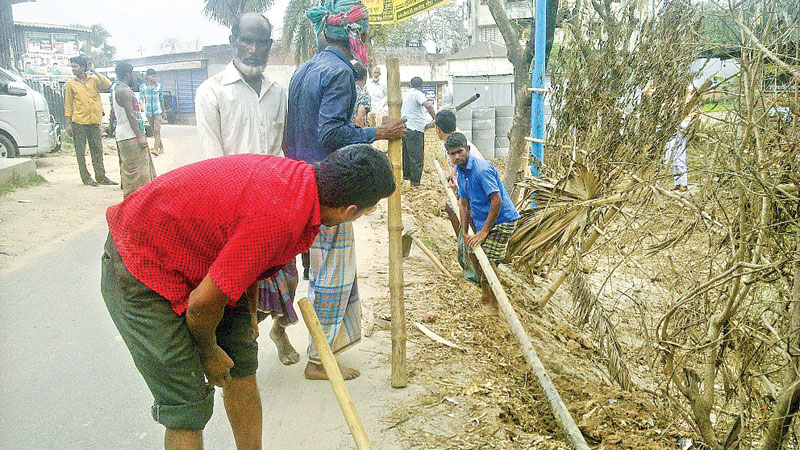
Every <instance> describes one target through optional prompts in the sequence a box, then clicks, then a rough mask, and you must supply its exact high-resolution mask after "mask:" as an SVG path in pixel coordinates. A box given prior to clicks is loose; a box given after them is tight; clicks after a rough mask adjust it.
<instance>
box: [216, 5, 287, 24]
mask: <svg viewBox="0 0 800 450" xmlns="http://www.w3.org/2000/svg"><path fill="white" fill-rule="evenodd" d="M205 2H206V6H205V8H203V14H205V15H206V17H208V18H209V19H211V20H213V21H214V22H217V23H219V24H220V25H223V26H226V27H231V26H233V21H234V20H236V18H237V17H239V16H241V15H242V14H244V13H247V12H258V13H263V12H264V11H266V10H268V9H269V7H270V6H272V3H273V2H274V0H205Z"/></svg>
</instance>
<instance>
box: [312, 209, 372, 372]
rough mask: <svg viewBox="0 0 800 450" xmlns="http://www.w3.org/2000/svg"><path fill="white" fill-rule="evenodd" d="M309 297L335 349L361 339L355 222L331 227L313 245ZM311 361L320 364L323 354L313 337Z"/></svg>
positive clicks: (332, 347) (323, 226)
mask: <svg viewBox="0 0 800 450" xmlns="http://www.w3.org/2000/svg"><path fill="white" fill-rule="evenodd" d="M308 253H309V256H310V259H311V267H310V268H309V271H308V299H309V301H310V302H311V303H312V304H313V305H314V311H316V313H317V317H319V321H320V323H321V324H322V330H323V331H324V333H325V336H326V337H327V338H328V344H330V346H331V350H333V353H334V354H336V353H339V352H342V351H344V350H346V349H347V348H350V347H351V346H353V345H355V344H356V343H358V342H359V341H360V340H361V303H360V302H359V297H358V283H357V280H356V249H355V240H354V237H353V224H352V223H349V222H348V223H343V224H340V225H336V226H332V227H327V226H325V225H321V226H320V227H319V234H318V235H317V237H316V239H315V240H314V243H313V244H312V245H311V248H310V249H309V252H308ZM308 359H309V361H311V362H313V363H316V364H319V363H320V360H319V354H318V353H317V349H316V347H315V346H314V342H313V340H312V339H311V338H310V337H309V345H308Z"/></svg>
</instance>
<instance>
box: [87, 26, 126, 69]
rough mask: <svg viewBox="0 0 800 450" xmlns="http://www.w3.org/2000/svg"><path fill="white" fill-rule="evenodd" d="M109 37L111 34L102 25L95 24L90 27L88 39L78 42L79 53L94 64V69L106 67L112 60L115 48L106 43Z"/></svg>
mask: <svg viewBox="0 0 800 450" xmlns="http://www.w3.org/2000/svg"><path fill="white" fill-rule="evenodd" d="M110 37H111V33H109V32H108V30H106V28H105V27H104V26H103V25H101V24H99V23H96V24H94V25H92V26H91V32H90V33H89V35H88V37H87V38H85V39H83V40H82V41H81V42H80V44H81V53H82V54H84V55H86V57H87V58H89V60H90V61H92V62H94V65H95V67H108V66H110V65H111V61H113V60H114V54H115V53H116V52H117V48H116V47H114V46H113V45H111V44H109V43H108V38H110Z"/></svg>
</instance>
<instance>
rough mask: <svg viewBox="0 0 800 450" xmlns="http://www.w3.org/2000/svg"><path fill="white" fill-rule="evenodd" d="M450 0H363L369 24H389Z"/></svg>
mask: <svg viewBox="0 0 800 450" xmlns="http://www.w3.org/2000/svg"><path fill="white" fill-rule="evenodd" d="M448 1H450V0H364V3H365V4H366V5H367V8H368V9H369V24H370V25H391V24H394V23H400V22H402V21H404V20H408V19H410V18H412V17H414V16H416V15H417V14H420V13H423V12H425V11H429V10H431V9H434V8H436V7H439V6H442V5H444V4H445V3H447V2H448Z"/></svg>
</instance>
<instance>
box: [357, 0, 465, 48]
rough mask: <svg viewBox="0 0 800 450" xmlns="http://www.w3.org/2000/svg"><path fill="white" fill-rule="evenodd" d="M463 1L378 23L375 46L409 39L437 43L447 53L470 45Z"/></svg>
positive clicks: (404, 43)
mask: <svg viewBox="0 0 800 450" xmlns="http://www.w3.org/2000/svg"><path fill="white" fill-rule="evenodd" d="M465 20H466V16H465V10H464V7H463V4H462V3H460V2H458V1H456V0H454V1H451V2H449V3H446V4H444V5H442V6H440V7H438V8H436V9H434V10H431V11H427V12H424V13H422V14H420V15H418V16H415V17H412V18H411V19H409V20H406V21H405V22H400V23H398V24H394V25H378V26H374V27H372V28H374V33H373V34H374V35H373V38H372V40H373V45H380V46H384V47H403V46H405V45H406V41H407V40H409V41H416V40H421V41H423V42H425V41H433V42H436V47H437V48H438V49H439V50H440V51H441V52H444V53H448V54H449V53H455V52H457V51H459V50H461V49H464V48H466V47H467V46H469V32H468V31H467V28H466V26H465Z"/></svg>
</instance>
